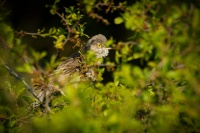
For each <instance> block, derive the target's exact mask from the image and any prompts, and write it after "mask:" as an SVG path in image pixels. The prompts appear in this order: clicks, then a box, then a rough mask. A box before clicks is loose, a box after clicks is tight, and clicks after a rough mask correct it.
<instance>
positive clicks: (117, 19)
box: [114, 17, 124, 24]
mask: <svg viewBox="0 0 200 133" xmlns="http://www.w3.org/2000/svg"><path fill="white" fill-rule="evenodd" d="M123 22H124V20H123V19H122V18H121V17H117V18H115V20H114V23H115V24H121V23H123Z"/></svg>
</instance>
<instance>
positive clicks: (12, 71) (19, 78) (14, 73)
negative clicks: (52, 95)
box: [1, 60, 41, 103]
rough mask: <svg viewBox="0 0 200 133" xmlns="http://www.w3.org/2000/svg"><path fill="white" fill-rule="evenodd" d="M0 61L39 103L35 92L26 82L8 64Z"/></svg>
mask: <svg viewBox="0 0 200 133" xmlns="http://www.w3.org/2000/svg"><path fill="white" fill-rule="evenodd" d="M1 62H2V64H3V65H4V66H5V68H6V69H7V70H8V71H9V72H10V74H11V75H12V76H14V77H15V78H16V79H18V80H20V81H21V82H22V83H23V84H24V85H25V86H26V89H27V90H28V91H29V92H30V93H31V94H32V95H33V96H34V97H35V98H36V99H37V100H38V101H39V102H40V103H41V101H40V99H39V98H38V97H37V94H36V93H35V92H34V91H33V89H32V88H31V87H30V86H29V85H28V83H27V82H26V81H25V80H24V79H23V78H21V77H20V76H19V75H18V74H17V73H16V72H15V71H14V70H12V69H11V68H10V67H9V66H8V65H6V64H5V63H4V62H3V61H2V60H1Z"/></svg>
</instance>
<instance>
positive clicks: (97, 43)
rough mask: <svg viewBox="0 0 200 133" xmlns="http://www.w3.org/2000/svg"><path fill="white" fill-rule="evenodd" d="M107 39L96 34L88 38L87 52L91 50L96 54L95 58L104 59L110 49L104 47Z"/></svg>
mask: <svg viewBox="0 0 200 133" xmlns="http://www.w3.org/2000/svg"><path fill="white" fill-rule="evenodd" d="M106 42H107V39H106V37H105V36H104V35H102V34H98V35H95V36H93V37H92V38H90V39H89V40H88V42H87V45H86V48H87V50H92V51H94V53H95V54H96V56H97V58H102V57H106V56H107V55H108V53H109V49H110V48H106V47H105V43H106Z"/></svg>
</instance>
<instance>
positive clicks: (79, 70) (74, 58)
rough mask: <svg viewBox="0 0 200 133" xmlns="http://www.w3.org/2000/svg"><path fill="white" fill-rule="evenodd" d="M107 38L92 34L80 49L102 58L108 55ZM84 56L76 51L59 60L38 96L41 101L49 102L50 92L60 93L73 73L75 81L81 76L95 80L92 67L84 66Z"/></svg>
mask: <svg viewBox="0 0 200 133" xmlns="http://www.w3.org/2000/svg"><path fill="white" fill-rule="evenodd" d="M106 42H107V39H106V37H105V36H104V35H102V34H98V35H95V36H93V37H92V38H91V39H89V40H88V42H87V44H86V47H85V49H84V50H82V52H83V53H86V52H87V51H88V50H92V51H94V53H95V54H96V58H103V57H106V56H107V55H108V50H109V48H106V47H105V43H106ZM84 65H86V64H84V57H83V56H82V55H81V54H80V53H79V52H76V53H74V54H72V55H71V56H70V57H69V58H68V59H67V60H65V61H63V62H61V63H60V64H59V66H58V67H57V69H56V70H54V71H53V73H52V74H50V75H49V83H48V85H47V88H45V89H43V90H42V91H41V92H40V93H39V94H38V97H39V98H40V99H41V101H43V102H44V103H45V102H50V101H51V100H52V98H50V97H51V94H52V93H55V92H60V93H62V87H64V86H65V85H66V84H67V83H68V82H70V80H71V78H72V76H73V75H74V74H76V75H78V77H77V78H80V79H77V81H80V80H81V79H82V78H86V79H91V80H93V81H94V80H96V77H95V72H94V70H93V69H92V68H84Z"/></svg>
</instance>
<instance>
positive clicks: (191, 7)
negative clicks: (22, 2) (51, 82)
mask: <svg viewBox="0 0 200 133" xmlns="http://www.w3.org/2000/svg"><path fill="white" fill-rule="evenodd" d="M58 3H59V0H56V1H55V3H54V5H53V6H47V7H48V8H50V13H51V14H52V15H57V16H59V17H60V18H61V23H62V24H63V27H59V28H56V27H52V28H50V29H49V31H46V30H41V29H38V32H37V33H29V32H24V31H21V32H18V34H19V35H22V36H25V35H32V36H33V37H37V36H40V37H50V38H53V39H54V46H55V49H57V50H58V54H57V55H52V57H51V59H50V61H49V62H48V61H45V63H44V64H43V66H41V64H40V61H41V60H44V57H45V56H46V54H47V53H46V52H45V51H44V52H38V51H36V50H33V49H31V48H29V47H28V46H26V45H24V44H22V43H21V41H20V39H18V38H17V37H16V36H15V35H14V30H13V29H12V28H11V27H10V26H9V25H8V24H6V23H5V22H4V21H3V20H1V19H0V31H1V33H0V47H1V51H0V53H1V58H0V59H1V64H2V65H1V67H0V73H1V76H0V77H1V79H2V81H1V85H0V87H1V88H0V89H1V90H0V91H1V93H0V95H1V97H0V103H1V104H0V132H52V133H53V132H200V125H199V123H200V114H199V112H200V107H199V106H198V105H199V102H200V90H199V86H200V83H199V81H200V76H199V75H200V59H199V58H198V56H199V55H200V45H199V44H200V27H199V24H200V9H199V7H198V6H195V3H192V2H187V3H185V2H180V3H176V2H172V1H168V2H167V1H165V0H164V1H159V0H158V1H150V0H141V1H137V2H134V3H132V4H131V5H127V3H126V2H120V3H116V2H114V1H109V0H103V1H95V0H92V1H88V0H84V1H82V2H80V3H79V6H81V7H82V8H80V9H81V10H80V9H79V8H76V7H69V8H65V7H62V8H64V12H62V13H59V8H60V7H58V5H57V4H58ZM169 5H170V6H169ZM95 9H99V10H101V11H105V13H110V14H112V13H116V12H117V13H118V16H117V17H116V18H115V19H114V20H113V22H114V23H115V25H124V28H125V29H126V31H127V32H128V31H130V32H131V35H132V36H131V38H128V37H127V41H125V42H122V41H119V42H116V41H115V38H113V39H112V38H110V39H109V41H108V45H110V46H111V47H112V48H113V49H114V50H115V62H113V63H115V67H113V65H111V66H110V64H113V63H112V62H108V63H107V64H105V69H108V70H110V71H112V73H113V80H110V81H109V82H107V83H102V81H101V80H102V73H103V72H104V70H105V69H104V68H103V69H99V73H100V75H99V81H97V82H95V83H91V82H80V83H78V84H75V85H74V84H69V85H67V86H65V87H64V93H65V94H66V95H65V96H60V97H57V98H56V99H55V100H54V101H53V102H52V108H51V111H50V112H45V111H44V110H43V109H42V108H33V105H32V104H33V102H34V100H36V99H35V97H34V96H33V95H32V94H31V93H30V92H28V91H27V90H26V86H24V84H23V83H22V82H20V80H17V79H15V77H11V76H9V71H8V72H5V70H6V69H5V68H4V66H5V65H4V64H8V65H9V66H10V67H11V68H13V70H15V71H17V72H18V73H20V74H21V75H22V76H24V79H25V80H26V81H27V82H30V79H31V78H32V80H34V79H35V80H34V82H40V83H41V82H43V83H44V84H45V83H46V82H47V81H46V77H47V75H48V74H50V73H51V72H52V71H53V70H54V69H55V68H56V66H57V65H58V64H59V62H60V61H59V60H57V58H58V57H59V51H60V50H62V49H64V45H66V44H67V43H68V42H72V43H74V46H76V47H79V48H81V47H82V46H83V45H84V42H83V41H82V38H81V37H83V36H87V35H86V34H85V33H84V29H85V28H87V24H86V23H82V24H81V23H80V22H81V20H82V18H83V14H84V13H86V14H88V16H89V17H92V18H95V19H97V20H100V21H102V22H105V24H109V23H110V22H108V20H107V19H105V18H103V16H100V15H99V14H98V12H96V10H95ZM0 18H2V17H0ZM87 37H88V36H87ZM22 39H23V38H22ZM35 39H37V38H35ZM27 49H28V50H27ZM92 57H93V55H92V54H91V55H90V54H89V55H88V56H87V57H86V58H87V59H88V62H89V63H91V61H93V60H94V59H93V58H92ZM108 58H109V57H108ZM106 60H109V59H106ZM136 60H139V64H134V65H133V62H134V61H136ZM141 66H142V67H141ZM10 72H11V71H10ZM36 77H37V78H36ZM36 80H37V81H36Z"/></svg>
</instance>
